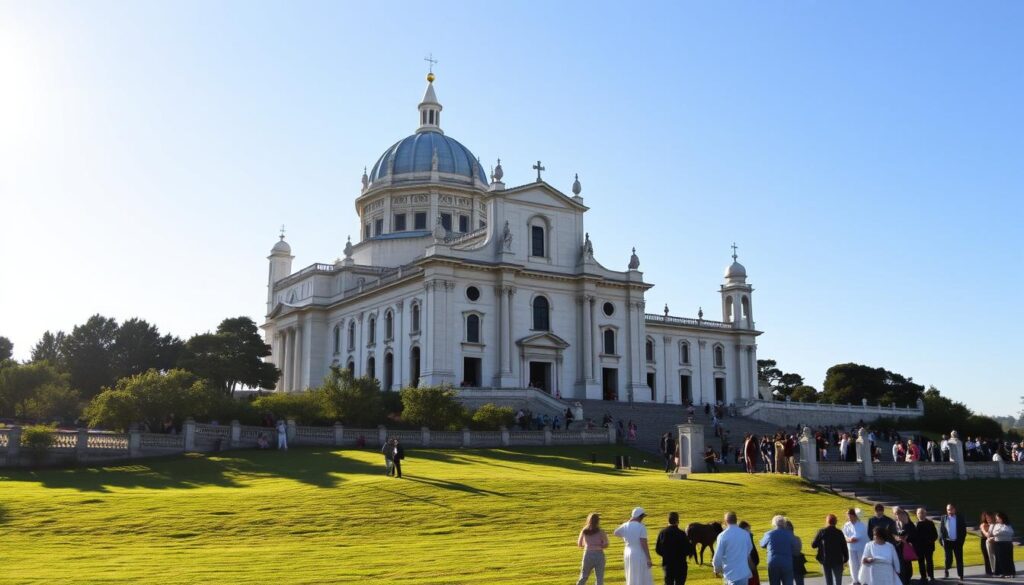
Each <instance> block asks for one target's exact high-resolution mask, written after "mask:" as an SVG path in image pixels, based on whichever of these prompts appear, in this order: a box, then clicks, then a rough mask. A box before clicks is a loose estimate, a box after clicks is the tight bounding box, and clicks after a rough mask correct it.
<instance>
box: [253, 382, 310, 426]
mask: <svg viewBox="0 0 1024 585" xmlns="http://www.w3.org/2000/svg"><path fill="white" fill-rule="evenodd" d="M251 405H252V409H253V411H255V414H256V415H257V416H259V415H261V414H262V413H267V412H269V413H270V414H272V415H273V416H274V418H279V417H285V418H293V419H295V420H296V422H299V423H304V424H314V423H325V422H327V420H328V418H329V417H328V415H327V413H326V411H325V409H324V400H323V395H322V393H321V392H320V391H318V390H306V391H303V392H277V393H274V394H268V395H266V396H260V397H259V398H257V399H255V400H253V401H252V403H251ZM236 418H237V417H236Z"/></svg>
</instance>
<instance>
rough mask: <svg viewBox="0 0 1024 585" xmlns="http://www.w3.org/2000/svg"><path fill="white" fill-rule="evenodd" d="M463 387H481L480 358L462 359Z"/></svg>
mask: <svg viewBox="0 0 1024 585" xmlns="http://www.w3.org/2000/svg"><path fill="white" fill-rule="evenodd" d="M462 385H463V386H470V387H473V388H478V387H479V386H480V358H475V357H467V358H462Z"/></svg>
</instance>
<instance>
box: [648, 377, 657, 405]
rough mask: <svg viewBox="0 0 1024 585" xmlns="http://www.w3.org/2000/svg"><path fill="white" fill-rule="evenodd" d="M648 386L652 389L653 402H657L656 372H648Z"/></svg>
mask: <svg viewBox="0 0 1024 585" xmlns="http://www.w3.org/2000/svg"><path fill="white" fill-rule="evenodd" d="M647 387H648V388H650V389H651V402H657V401H658V395H657V393H656V392H655V391H654V372H647Z"/></svg>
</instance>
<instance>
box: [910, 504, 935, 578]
mask: <svg viewBox="0 0 1024 585" xmlns="http://www.w3.org/2000/svg"><path fill="white" fill-rule="evenodd" d="M938 539H939V534H938V532H936V530H935V523H934V522H932V521H931V520H929V519H928V513H927V512H926V511H925V509H924V508H918V509H917V539H916V540H915V541H914V552H916V553H917V568H918V569H920V571H921V584H922V585H927V584H928V581H931V582H932V583H935V563H934V561H933V560H932V557H934V556H935V541H936V540H938Z"/></svg>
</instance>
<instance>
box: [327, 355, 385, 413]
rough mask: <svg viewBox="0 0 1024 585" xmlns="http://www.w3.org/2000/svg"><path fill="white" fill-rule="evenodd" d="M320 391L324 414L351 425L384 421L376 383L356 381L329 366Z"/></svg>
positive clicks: (362, 379) (370, 380)
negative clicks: (329, 369)
mask: <svg viewBox="0 0 1024 585" xmlns="http://www.w3.org/2000/svg"><path fill="white" fill-rule="evenodd" d="M320 392H322V393H323V401H324V406H325V408H326V412H327V415H328V416H330V417H333V419H334V420H338V421H341V422H343V423H345V424H346V425H352V426H374V425H378V424H381V423H382V422H384V420H385V416H384V414H385V413H384V408H383V404H384V403H383V399H382V393H381V391H380V386H379V385H378V384H377V380H374V379H372V378H366V377H363V378H356V377H354V376H352V372H350V371H348V369H347V368H338V367H336V366H335V367H332V368H331V373H330V374H328V375H327V379H326V380H324V383H323V385H322V386H320Z"/></svg>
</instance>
